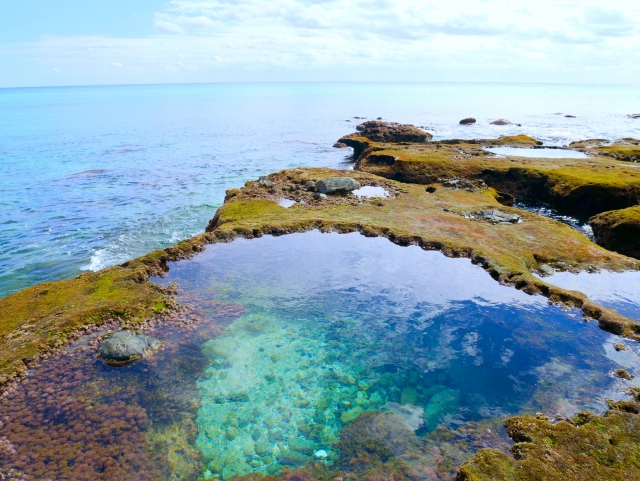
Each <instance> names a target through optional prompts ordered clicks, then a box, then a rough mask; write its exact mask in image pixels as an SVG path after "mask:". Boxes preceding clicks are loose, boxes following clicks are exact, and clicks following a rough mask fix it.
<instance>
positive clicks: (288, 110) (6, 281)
mask: <svg viewBox="0 0 640 481" xmlns="http://www.w3.org/2000/svg"><path fill="white" fill-rule="evenodd" d="M639 95H640V94H639V93H638V89H636V88H633V87H625V86H588V85H580V86H573V85H535V84H472V83H469V84H463V83H461V84H452V83H449V84H447V83H442V84H438V83H433V84H428V83H426V84H414V83H301V84H211V85H140V86H117V87H109V86H107V87H68V88H30V89H0V192H2V194H1V195H0V296H4V295H7V294H9V293H11V292H15V291H17V290H20V289H23V288H25V287H28V286H31V285H34V284H36V283H39V282H44V281H53V280H58V279H63V278H70V277H73V276H75V275H78V274H79V273H81V272H83V271H86V270H89V271H95V270H99V269H101V268H104V267H107V266H110V265H114V264H117V263H121V262H124V261H126V260H128V259H131V258H134V257H137V256H139V255H142V254H145V253H147V252H149V251H152V250H154V249H158V248H165V247H168V246H170V245H172V244H175V243H176V242H178V241H179V240H181V239H185V238H188V237H190V236H192V235H194V234H198V233H201V232H202V231H203V230H204V227H205V226H206V224H207V222H208V220H209V219H211V218H212V217H213V215H214V212H215V210H216V208H217V207H219V206H220V205H221V203H222V201H223V199H224V192H225V190H227V189H230V188H235V187H239V186H241V185H242V184H243V183H244V182H246V181H247V180H251V179H257V178H258V177H259V176H261V175H266V174H269V173H271V172H274V171H277V170H281V169H284V168H289V167H295V166H310V167H315V166H324V167H348V164H345V161H348V160H349V158H350V153H351V152H350V149H346V150H342V149H333V148H332V147H331V146H332V145H333V143H334V142H335V141H336V140H337V139H338V138H339V137H341V136H342V135H344V134H347V133H350V132H353V131H355V126H356V125H357V124H358V123H360V122H361V121H362V120H363V119H362V118H360V119H356V118H354V117H366V118H369V119H372V118H377V117H383V118H384V119H385V120H390V121H398V122H405V123H413V124H415V125H418V126H422V127H423V128H424V129H426V130H427V131H429V132H431V133H433V134H434V138H435V139H436V140H437V139H445V138H483V137H484V138H496V137H499V136H501V135H513V134H522V133H524V134H527V135H532V136H534V137H536V138H538V139H539V140H542V141H544V142H545V143H546V144H548V145H563V144H566V143H568V142H570V141H573V140H580V139H587V138H609V139H616V138H621V137H638V136H639V135H640V121H639V120H634V119H629V118H627V117H626V115H627V114H629V113H632V112H629V111H628V109H629V108H630V107H629V105H635V104H637V103H638V101H639V100H640V98H639ZM558 112H562V113H563V114H572V115H575V116H577V118H565V117H564V115H556V114H557V113H558ZM470 115H472V116H474V117H476V118H477V119H478V122H477V123H476V124H474V125H471V126H461V125H459V123H458V122H459V120H460V119H462V118H465V117H468V116H470ZM497 118H507V119H509V120H511V121H512V122H517V123H520V124H522V127H518V126H516V125H507V126H496V125H491V124H490V123H489V122H490V121H492V120H495V119H497Z"/></svg>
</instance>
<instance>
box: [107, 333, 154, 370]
mask: <svg viewBox="0 0 640 481" xmlns="http://www.w3.org/2000/svg"><path fill="white" fill-rule="evenodd" d="M157 345H158V341H157V340H156V339H153V338H151V337H148V336H145V335H144V334H136V333H135V332H133V331H118V332H116V333H114V334H112V335H110V336H108V337H107V338H105V339H104V340H103V341H102V342H101V343H100V346H98V356H100V357H101V358H102V359H103V360H104V361H105V362H106V363H107V364H111V365H124V364H128V363H130V362H133V361H137V360H138V359H142V358H143V357H144V356H145V354H147V353H148V352H149V351H150V350H151V349H153V348H154V347H156V346H157Z"/></svg>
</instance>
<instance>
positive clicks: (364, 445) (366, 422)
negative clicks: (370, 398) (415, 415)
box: [338, 411, 418, 466]
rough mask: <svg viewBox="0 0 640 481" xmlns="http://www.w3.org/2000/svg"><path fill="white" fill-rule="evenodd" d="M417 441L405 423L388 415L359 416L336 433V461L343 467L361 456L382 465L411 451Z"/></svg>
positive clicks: (372, 413)
mask: <svg viewBox="0 0 640 481" xmlns="http://www.w3.org/2000/svg"><path fill="white" fill-rule="evenodd" d="M417 446H418V437H417V436H416V434H415V433H414V431H413V429H412V428H411V427H410V426H409V425H408V424H407V423H406V422H405V420H404V419H403V418H402V417H400V416H398V415H397V414H395V413H392V412H379V411H373V412H368V413H365V414H362V415H360V416H359V417H358V419H357V420H356V421H355V422H354V423H353V424H351V425H349V426H347V427H346V428H344V429H343V430H342V432H341V433H340V442H339V443H338V448H339V450H340V461H341V464H342V465H343V466H348V465H350V464H351V461H352V460H355V459H358V458H359V457H360V456H361V455H363V454H365V453H366V455H367V456H377V457H379V458H380V460H381V461H383V462H385V461H387V460H388V459H390V458H393V457H398V456H401V455H403V454H406V453H407V452H409V451H412V450H414V449H415V448H416V447H417Z"/></svg>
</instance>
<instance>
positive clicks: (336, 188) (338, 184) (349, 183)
mask: <svg viewBox="0 0 640 481" xmlns="http://www.w3.org/2000/svg"><path fill="white" fill-rule="evenodd" d="M359 187H360V184H359V183H358V182H357V181H356V180H355V179H352V178H351V177H330V178H328V179H322V180H319V181H318V182H316V188H317V189H318V191H319V192H320V193H321V194H336V193H341V194H344V193H346V192H351V191H352V190H356V189H358V188H359Z"/></svg>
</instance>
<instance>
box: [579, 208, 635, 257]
mask: <svg viewBox="0 0 640 481" xmlns="http://www.w3.org/2000/svg"><path fill="white" fill-rule="evenodd" d="M589 225H590V226H591V227H592V229H593V233H594V235H595V238H596V242H597V243H598V244H600V245H601V246H602V247H605V248H606V249H609V250H612V251H614V252H618V253H620V254H624V255H627V256H630V257H635V258H636V259H640V205H638V206H634V207H629V208H627V209H622V210H614V211H609V212H603V213H601V214H598V215H596V216H594V217H592V218H591V219H589Z"/></svg>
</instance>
